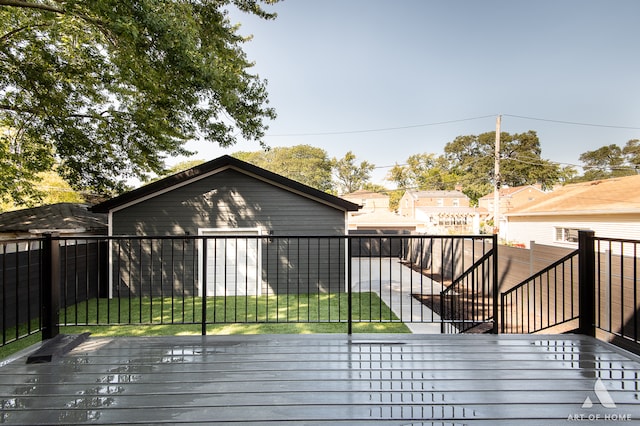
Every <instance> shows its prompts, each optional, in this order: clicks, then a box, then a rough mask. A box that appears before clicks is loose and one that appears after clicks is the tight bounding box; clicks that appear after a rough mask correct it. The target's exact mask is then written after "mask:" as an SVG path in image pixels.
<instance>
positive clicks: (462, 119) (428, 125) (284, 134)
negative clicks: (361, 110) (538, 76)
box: [266, 114, 495, 137]
mask: <svg viewBox="0 0 640 426" xmlns="http://www.w3.org/2000/svg"><path fill="white" fill-rule="evenodd" d="M491 117H495V114H492V115H483V116H480V117H471V118H461V119H458V120H449V121H438V122H435V123H424V124H413V125H409V126H398V127H384V128H379V129H364V130H345V131H335V132H317V133H282V134H276V135H266V136H269V137H288V136H329V135H348V134H353V133H373V132H388V131H391V130H403V129H415V128H418V127H430V126H440V125H443V124H452V123H460V122H463V121H473V120H482V119H484V118H491Z"/></svg>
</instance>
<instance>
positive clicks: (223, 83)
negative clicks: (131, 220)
mask: <svg viewBox="0 0 640 426" xmlns="http://www.w3.org/2000/svg"><path fill="white" fill-rule="evenodd" d="M277 1H278V0H219V1H218V0H216V1H214V0H200V1H182V0H167V1H163V2H158V1H149V0H142V1H119V0H101V1H90V2H86V1H79V0H43V1H40V2H28V1H24V0H0V6H2V7H0V128H1V129H9V130H10V131H6V130H5V131H3V132H0V157H1V158H2V159H1V160H0V197H3V198H4V197H7V196H11V197H13V198H14V199H20V197H21V196H22V195H25V196H29V194H30V192H29V191H30V189H31V188H30V185H29V183H28V182H29V181H32V180H33V177H34V176H35V174H36V173H38V172H42V171H47V170H49V169H50V168H51V167H52V165H53V164H54V157H55V158H57V159H58V161H59V163H60V170H59V172H60V174H61V175H62V176H63V177H64V178H65V179H66V180H67V181H68V182H70V183H71V184H72V185H73V186H74V188H75V189H88V188H91V189H92V190H93V191H94V192H98V193H111V192H112V191H118V190H121V189H123V184H122V182H123V179H124V178H126V177H130V176H135V177H144V176H145V175H146V174H148V173H151V172H154V173H158V172H160V171H162V169H163V167H164V161H163V160H164V158H165V157H166V156H174V155H184V154H188V152H187V151H186V150H185V148H184V143H185V142H186V141H188V140H190V139H195V138H202V139H205V140H208V141H211V142H213V143H218V144H219V145H221V146H230V145H233V144H234V143H235V142H236V137H237V136H236V135H237V134H240V135H242V136H243V137H244V138H245V139H249V140H260V138H261V137H262V136H263V135H264V132H265V130H266V125H265V123H264V121H265V120H268V119H273V118H274V117H275V112H274V110H273V109H272V108H269V107H267V106H266V105H267V103H268V101H267V93H266V83H265V81H263V80H261V79H260V78H259V76H257V75H255V74H252V73H250V68H251V66H252V64H251V62H250V61H249V60H248V59H247V58H246V55H245V54H244V52H243V51H242V44H243V43H244V42H245V41H246V40H245V39H244V38H243V37H241V36H240V35H239V34H237V29H238V27H237V26H235V25H233V24H232V23H231V22H230V21H229V18H228V14H227V11H226V8H228V7H231V6H234V7H237V8H238V9H240V10H242V11H244V12H247V13H251V14H254V15H257V16H259V17H262V18H265V19H272V18H274V17H275V15H273V14H269V13H267V12H265V11H264V10H263V9H262V8H261V3H263V4H273V3H276V2H277Z"/></svg>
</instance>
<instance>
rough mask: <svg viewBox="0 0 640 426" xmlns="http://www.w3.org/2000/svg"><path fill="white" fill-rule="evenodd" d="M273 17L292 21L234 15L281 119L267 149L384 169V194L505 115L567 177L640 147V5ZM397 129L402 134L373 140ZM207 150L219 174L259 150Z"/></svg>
mask: <svg viewBox="0 0 640 426" xmlns="http://www.w3.org/2000/svg"><path fill="white" fill-rule="evenodd" d="M268 10H270V11H275V12H277V13H278V18H277V19H276V20H274V21H262V20H259V19H257V18H254V17H251V16H248V15H245V14H241V13H237V12H234V13H232V15H231V17H232V21H233V22H239V23H241V24H242V27H241V29H240V32H241V34H244V35H249V34H252V35H253V36H254V38H253V40H252V41H251V42H249V43H247V44H246V45H245V51H246V53H247V55H248V57H249V59H250V60H253V61H255V63H256V65H255V67H254V71H255V72H257V73H258V74H259V75H260V77H261V78H263V79H267V80H268V91H269V98H270V103H271V105H272V106H273V107H275V108H276V111H277V113H278V118H277V119H276V120H275V121H273V122H270V123H269V127H270V128H269V130H268V132H267V134H268V136H267V137H266V138H265V139H264V141H265V142H266V143H267V144H268V145H270V146H291V145H297V144H309V145H313V146H317V147H320V148H323V149H325V150H326V151H327V152H328V154H329V156H331V157H342V156H344V154H345V153H346V152H347V151H349V150H351V151H353V152H354V153H355V155H356V156H357V158H358V160H359V161H361V160H367V161H369V162H371V163H374V164H375V165H376V166H379V167H381V168H379V169H377V170H376V172H375V174H374V181H376V183H384V182H383V180H382V179H383V178H384V175H385V173H386V171H387V170H388V169H386V168H383V166H389V165H393V164H395V163H399V164H402V163H404V162H405V160H406V159H407V158H408V157H409V156H410V155H412V154H417V153H425V152H427V153H435V154H442V153H443V149H444V146H445V144H446V143H447V142H450V141H452V140H453V139H454V138H455V137H456V136H460V135H469V134H480V133H483V132H489V131H493V130H495V121H496V119H495V117H496V115H498V114H503V119H502V131H505V132H509V133H519V132H525V131H528V130H535V131H536V132H537V133H538V136H539V138H540V141H541V145H542V156H543V157H544V158H546V159H549V160H552V161H556V162H561V163H571V164H579V161H578V157H579V155H580V154H581V153H582V152H585V151H587V150H593V149H596V148H599V147H601V146H603V145H608V144H612V143H615V144H618V145H620V146H623V145H624V144H625V143H626V142H627V141H628V140H630V139H635V138H640V32H638V19H639V18H640V1H638V0H535V1H533V0H527V1H524V0H285V1H283V2H282V3H279V4H276V5H275V6H273V7H268ZM509 115H515V116H521V117H531V118H536V119H543V120H556V121H562V122H575V123H587V124H593V125H603V126H611V127H599V126H581V125H575V124H563V123H558V122H552V121H541V120H532V119H525V118H517V117H511V116H509ZM477 117H484V118H477ZM442 122H448V123H447V124H433V123H442ZM409 126H417V127H409ZM402 127H408V128H404V129H403V128H402ZM620 127H631V129H624V128H620ZM388 128H398V129H395V130H385V131H370V132H364V131H366V130H375V129H388ZM361 131H363V132H361ZM323 133H333V134H323ZM283 135H285V136H283ZM191 146H192V147H194V146H195V145H191ZM196 149H197V150H198V151H199V153H198V155H196V157H197V158H202V159H206V160H209V159H212V158H214V157H217V156H219V155H221V154H223V153H232V152H235V151H238V150H250V151H256V150H258V149H259V145H258V144H257V143H244V142H243V143H240V144H238V145H236V146H234V147H231V148H228V149H221V148H219V147H217V146H215V145H213V144H211V145H208V144H203V143H201V142H200V143H198V144H197V147H196Z"/></svg>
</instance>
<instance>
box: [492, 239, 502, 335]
mask: <svg viewBox="0 0 640 426" xmlns="http://www.w3.org/2000/svg"><path fill="white" fill-rule="evenodd" d="M492 245H493V263H492V269H493V273H492V274H493V276H492V281H493V289H492V290H493V295H492V297H493V330H492V333H493V334H498V333H499V332H500V328H499V327H500V309H499V308H500V283H499V280H500V276H499V274H498V234H493V237H492Z"/></svg>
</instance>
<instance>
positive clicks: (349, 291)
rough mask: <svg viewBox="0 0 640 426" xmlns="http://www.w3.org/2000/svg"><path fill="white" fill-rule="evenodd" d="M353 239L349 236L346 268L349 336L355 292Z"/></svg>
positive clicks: (351, 326) (350, 333)
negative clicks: (353, 281)
mask: <svg viewBox="0 0 640 426" xmlns="http://www.w3.org/2000/svg"><path fill="white" fill-rule="evenodd" d="M351 243H352V239H351V238H349V237H348V236H347V265H346V268H345V271H346V274H347V311H348V313H347V334H348V335H349V336H351V335H352V334H353V292H352V289H351V284H352V283H351V255H352V247H351Z"/></svg>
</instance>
